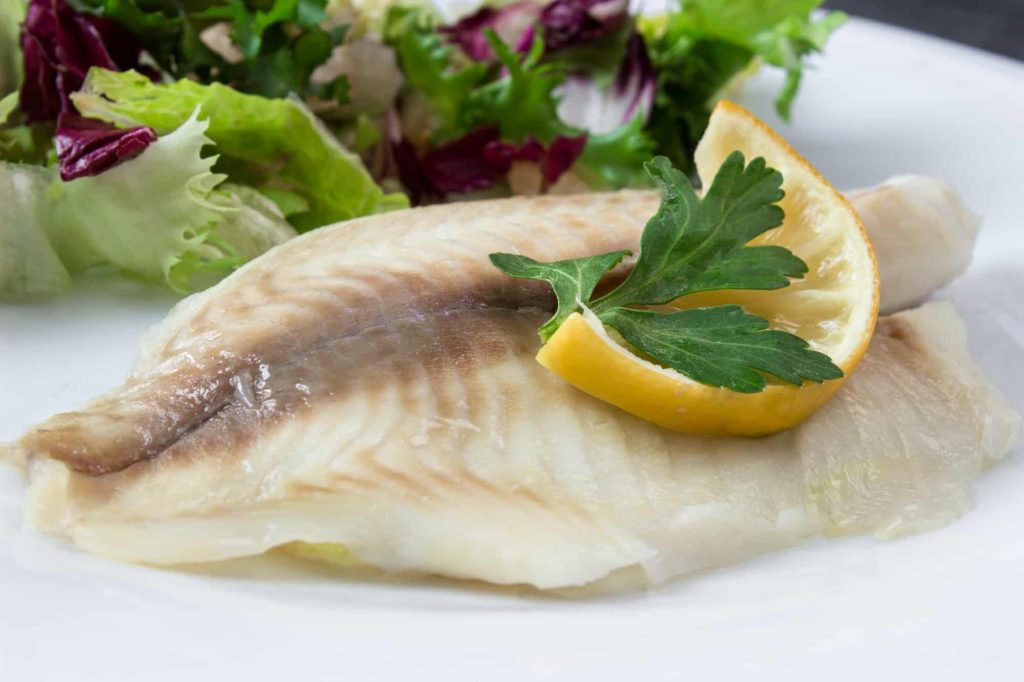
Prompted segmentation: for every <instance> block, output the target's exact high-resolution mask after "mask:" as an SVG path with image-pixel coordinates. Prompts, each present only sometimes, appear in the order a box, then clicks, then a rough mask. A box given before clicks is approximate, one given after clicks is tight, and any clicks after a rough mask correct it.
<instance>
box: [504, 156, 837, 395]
mask: <svg viewBox="0 0 1024 682" xmlns="http://www.w3.org/2000/svg"><path fill="white" fill-rule="evenodd" d="M646 169H647V172H648V174H649V175H650V176H651V178H652V179H653V180H654V181H655V182H656V183H657V184H658V185H660V187H661V205H660V206H659V208H658V211H657V213H655V215H654V216H653V217H652V218H651V219H650V220H649V221H648V222H647V225H646V227H645V228H644V233H643V235H642V237H641V238H640V253H639V255H638V256H637V260H636V264H635V265H634V266H633V269H632V271H631V272H630V273H629V275H628V276H627V277H626V279H625V281H623V282H622V284H620V285H619V286H618V287H616V288H615V289H613V290H612V291H611V292H610V293H608V294H606V295H604V296H602V297H600V298H598V299H596V300H590V297H591V296H592V295H593V292H594V289H595V288H596V287H597V285H598V283H599V282H600V280H601V278H602V277H603V276H604V275H605V274H607V272H608V271H609V270H611V269H612V268H613V267H614V266H615V265H616V264H618V263H619V262H620V261H621V260H622V257H623V256H625V255H627V253H628V252H625V251H616V252H613V253H607V254H602V255H599V256H589V257H586V258H579V259H574V260H563V261H557V262H554V263H540V262H538V261H535V260H533V259H532V258H527V257H526V256H521V255H515V254H501V253H495V254H491V262H492V263H493V264H494V265H495V266H496V267H497V268H498V269H500V270H501V271H502V272H504V273H505V274H507V275H510V276H512V277H519V278H525V279H535V280H541V281H545V282H548V283H549V284H551V287H552V289H554V291H555V296H556V298H557V299H558V308H557V310H556V312H555V315H554V316H553V317H552V318H551V319H550V320H548V321H547V322H546V323H545V324H544V325H543V326H542V327H541V329H540V335H541V339H543V340H544V341H547V340H548V339H549V338H551V336H552V335H553V334H554V333H555V331H556V330H557V329H558V327H559V326H560V325H561V324H562V323H563V322H564V321H565V320H566V319H567V318H568V317H569V316H570V315H571V314H572V313H574V312H579V311H585V310H589V311H591V312H592V313H593V314H595V315H596V316H597V318H598V319H599V320H600V321H601V322H602V323H604V324H606V325H608V326H609V327H612V328H614V329H615V330H617V331H618V332H619V334H620V335H621V336H622V338H623V339H625V341H626V342H627V343H629V344H630V345H632V346H633V347H635V348H636V349H637V350H638V351H640V352H641V353H643V354H645V355H647V356H648V357H650V358H651V359H653V360H654V361H656V362H658V363H660V364H662V365H664V366H665V367H669V368H671V369H674V370H676V371H678V372H681V373H682V374H685V375H686V376H688V377H690V378H692V379H694V380H696V381H699V382H701V383H705V384H708V385H711V386H722V387H725V388H728V389H730V390H733V391H739V392H742V393H756V392H758V391H761V390H763V389H764V388H765V385H766V381H765V376H764V375H766V374H767V375H771V376H774V377H776V378H778V379H779V380H781V381H785V382H788V383H791V384H795V385H800V384H802V383H803V382H804V381H815V382H821V381H826V380H828V379H838V378H839V377H841V376H843V372H842V370H841V369H839V367H837V366H836V365H835V364H833V363H832V361H831V360H830V359H829V357H828V356H827V355H825V354H823V353H819V352H817V351H814V350H811V348H810V347H809V345H808V343H807V342H806V341H804V340H803V339H801V338H800V337H798V336H796V335H794V334H790V333H788V332H784V331H780V330H775V329H770V328H769V324H768V321H767V320H765V319H763V318H761V317H757V316H756V315H751V314H749V313H747V312H745V311H744V310H743V308H741V307H740V306H737V305H723V306H714V307H709V308H692V309H688V310H680V311H676V312H671V313H659V312H655V311H653V310H647V309H639V308H637V306H655V305H662V304H665V303H669V302H670V301H673V300H675V299H677V298H680V297H682V296H686V295H687V294H692V293H696V292H699V291H710V290H715V289H779V288H782V287H785V286H788V285H789V282H790V280H791V279H792V278H800V277H803V276H804V274H805V273H806V272H807V265H806V264H805V263H804V262H803V261H802V260H800V259H799V258H797V257H796V256H795V255H794V254H793V253H792V252H790V251H789V250H788V249H785V248H783V247H781V246H748V245H747V243H748V242H749V241H750V240H752V239H754V238H755V237H757V236H759V235H761V234H764V233H765V232H767V231H768V230H771V229H773V228H775V227H778V226H779V225H781V224H782V219H783V217H784V216H783V212H782V209H781V208H780V207H779V206H777V205H776V204H777V202H778V201H779V200H780V199H782V197H783V191H782V175H781V174H780V173H779V172H778V171H777V170H774V169H772V168H769V167H768V166H767V164H766V163H765V161H764V159H763V158H760V157H759V158H756V159H753V160H752V161H751V162H750V163H745V161H744V158H743V154H742V153H740V152H738V151H736V152H733V153H732V154H730V155H729V157H728V158H727V159H726V160H725V162H724V163H723V164H722V166H721V168H719V170H718V173H717V174H716V175H715V178H714V180H713V181H712V182H711V184H710V186H709V187H708V189H707V191H706V192H705V194H704V196H703V197H699V196H697V193H696V191H694V189H693V186H692V185H690V182H689V180H688V179H687V178H686V176H685V175H683V174H682V173H681V172H679V171H678V170H676V169H675V168H673V167H672V165H671V163H670V162H669V161H668V159H666V158H665V157H657V158H655V159H654V160H652V161H651V162H649V163H647V164H646Z"/></svg>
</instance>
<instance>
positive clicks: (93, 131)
mask: <svg viewBox="0 0 1024 682" xmlns="http://www.w3.org/2000/svg"><path fill="white" fill-rule="evenodd" d="M153 142H156V133H155V132H154V131H153V129H152V128H147V127H145V126H140V127H138V128H127V129H119V128H112V127H111V126H109V125H108V124H106V123H103V122H102V121H96V120H93V119H88V118H82V117H81V116H79V115H78V114H75V113H71V112H65V113H63V114H61V115H60V118H59V119H58V120H57V134H56V146H57V156H58V158H59V159H60V177H61V179H62V180H64V181H68V180H74V179H75V178H81V177H85V176H88V175H99V174H100V173H102V172H103V171H105V170H107V169H108V168H112V167H113V166H116V165H117V164H119V163H121V162H122V161H127V160H128V159H132V158H135V157H136V156H138V155H139V154H141V153H142V152H143V151H144V150H145V149H146V147H148V146H149V145H150V144H152V143H153Z"/></svg>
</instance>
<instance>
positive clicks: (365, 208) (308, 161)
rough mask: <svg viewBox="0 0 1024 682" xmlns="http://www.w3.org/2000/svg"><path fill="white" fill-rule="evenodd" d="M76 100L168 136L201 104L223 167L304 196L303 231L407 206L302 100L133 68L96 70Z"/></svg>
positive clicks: (298, 219) (242, 179) (294, 219)
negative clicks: (162, 80) (155, 77)
mask: <svg viewBox="0 0 1024 682" xmlns="http://www.w3.org/2000/svg"><path fill="white" fill-rule="evenodd" d="M72 101H73V102H74V104H75V106H76V107H77V108H78V110H79V111H80V112H81V113H82V115H83V116H87V117H91V118H98V119H100V120H103V121H108V122H110V123H113V124H115V125H118V126H125V127H128V126H136V125H146V126H149V127H151V128H153V129H154V130H156V131H157V133H161V134H162V133H166V132H168V131H170V130H173V129H175V128H177V127H178V126H180V125H181V124H182V123H184V122H185V121H186V120H187V119H188V117H189V116H190V115H191V113H192V112H193V111H195V110H196V108H197V107H198V108H199V109H200V110H201V111H202V113H203V116H204V117H206V118H208V120H209V129H208V131H207V135H209V137H210V139H211V140H213V142H214V143H215V144H216V145H217V150H218V152H219V153H220V155H221V157H220V160H219V162H218V164H217V170H219V171H221V172H224V173H227V174H228V175H230V176H231V179H232V180H233V181H236V182H239V183H242V184H245V185H248V186H251V187H255V188H256V189H260V190H263V189H267V190H285V191H287V192H290V193H292V194H295V195H298V196H299V197H301V198H302V199H303V200H304V201H305V202H306V203H307V204H308V207H309V208H308V210H306V211H303V212H301V213H294V214H292V215H291V216H290V217H289V222H291V224H292V225H293V226H294V227H295V228H296V230H298V231H299V232H305V231H307V230H311V229H313V228H316V227H321V226H323V225H327V224H330V223H334V222H338V221H342V220H348V219H350V218H355V217H358V216H362V215H367V214H370V213H380V212H383V211H388V210H393V209H396V208H403V207H404V206H406V205H407V200H406V198H405V196H404V195H400V194H385V193H384V191H383V190H381V188H380V187H378V186H377V184H376V183H375V182H374V181H373V178H372V177H371V176H370V174H369V172H367V170H366V168H365V167H364V166H363V164H362V161H361V160H360V159H359V157H358V156H356V155H355V154H353V153H351V152H350V151H348V150H347V149H345V147H343V146H342V145H341V143H340V142H338V140H337V138H335V137H334V135H332V134H331V133H330V132H329V131H328V130H327V129H326V128H324V127H323V124H322V123H320V121H319V119H317V118H316V117H315V116H314V115H313V114H312V113H311V112H310V111H309V110H308V109H307V108H306V107H305V105H304V104H302V102H300V101H298V100H292V99H288V100H283V99H266V98H264V97H259V96H255V95H246V94H244V93H241V92H238V91H237V90H233V89H231V88H229V87H227V86H225V85H221V84H219V83H212V84H210V85H201V84H199V83H195V82H193V81H190V80H180V81H177V82H175V83H169V84H157V83H153V82H152V81H150V80H149V79H148V78H146V77H145V76H143V75H141V74H138V73H136V72H134V71H127V72H122V73H118V72H114V71H106V70H104V69H92V70H90V71H89V75H88V77H87V78H86V80H85V84H84V85H83V86H82V89H81V91H79V92H78V93H76V94H75V95H73V96H72Z"/></svg>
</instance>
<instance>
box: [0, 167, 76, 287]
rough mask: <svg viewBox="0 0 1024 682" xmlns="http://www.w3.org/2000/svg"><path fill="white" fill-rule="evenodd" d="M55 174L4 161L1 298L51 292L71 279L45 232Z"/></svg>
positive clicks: (0, 175) (1, 170) (1, 181)
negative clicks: (50, 187)
mask: <svg viewBox="0 0 1024 682" xmlns="http://www.w3.org/2000/svg"><path fill="white" fill-rule="evenodd" d="M53 176H54V173H53V170H52V169H48V168H43V167H42V166H33V165H28V164H20V163H4V162H0V295H4V294H48V293H53V292H56V291H60V290H62V289H64V288H66V287H67V286H68V284H69V283H70V282H71V277H70V275H69V273H68V271H67V268H65V267H64V264H63V263H61V261H60V258H59V257H58V256H57V252H56V251H55V250H54V248H53V246H52V244H51V242H50V238H49V236H48V235H47V232H46V223H47V219H48V213H49V201H48V200H47V197H46V189H47V187H49V186H50V183H51V182H52V180H53Z"/></svg>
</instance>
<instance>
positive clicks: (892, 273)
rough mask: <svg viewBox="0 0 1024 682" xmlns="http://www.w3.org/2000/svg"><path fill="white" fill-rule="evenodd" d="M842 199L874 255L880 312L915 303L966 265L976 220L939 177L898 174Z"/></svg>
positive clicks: (969, 256)
mask: <svg viewBox="0 0 1024 682" xmlns="http://www.w3.org/2000/svg"><path fill="white" fill-rule="evenodd" d="M847 197H848V198H849V199H850V201H851V202H852V203H853V205H854V206H855V207H856V208H857V212H858V213H859V214H860V217H861V220H863V221H864V226H865V227H866V228H867V229H868V234H869V235H870V237H871V242H872V244H874V247H875V253H876V254H877V256H878V271H879V274H880V276H881V280H882V300H881V311H882V312H883V313H890V312H894V311H897V310H901V309H903V308H906V307H908V306H912V305H916V304H918V303H920V302H921V301H922V300H924V298H925V297H926V296H927V295H928V294H930V293H931V292H933V291H935V290H936V289H938V288H939V287H941V286H943V285H945V284H947V283H949V282H950V281H951V280H953V279H954V278H956V277H958V276H959V275H961V274H963V272H964V270H966V269H967V266H968V265H969V264H970V262H971V252H972V251H973V250H974V241H975V239H976V238H977V236H978V219H977V218H976V217H975V216H974V215H973V214H972V213H971V212H970V211H969V210H967V208H966V207H965V206H964V204H963V202H962V201H961V200H960V197H959V196H958V195H957V193H956V192H955V191H954V190H953V188H952V187H950V186H949V185H947V184H946V183H944V182H942V181H941V180H938V179H936V178H930V177H925V176H921V175H898V176H896V177H893V178H889V179H888V180H886V181H885V182H883V183H881V184H880V185H876V186H875V187H870V188H868V189H859V190H854V191H852V192H848V193H847ZM922 260H923V262H922Z"/></svg>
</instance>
